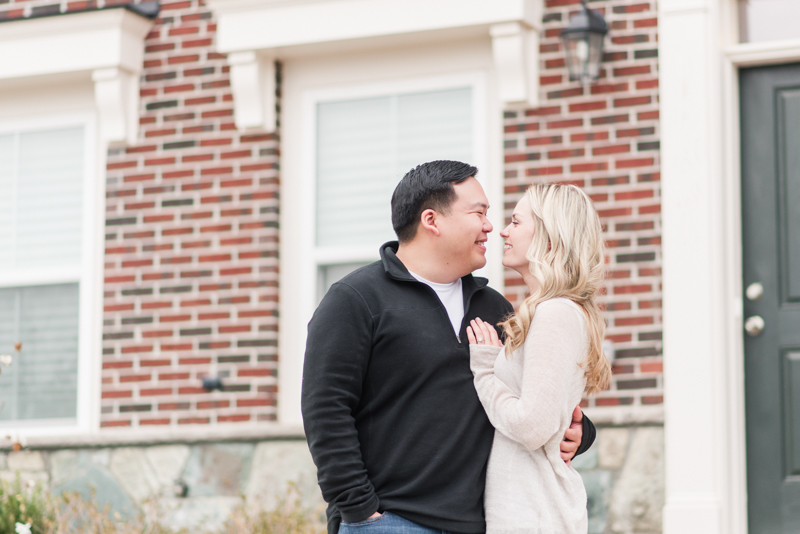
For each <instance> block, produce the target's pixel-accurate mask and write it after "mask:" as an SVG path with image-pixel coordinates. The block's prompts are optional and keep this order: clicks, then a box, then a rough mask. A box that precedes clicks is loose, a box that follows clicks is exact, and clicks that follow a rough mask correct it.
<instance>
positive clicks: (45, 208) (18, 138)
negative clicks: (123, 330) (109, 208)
mask: <svg viewBox="0 0 800 534" xmlns="http://www.w3.org/2000/svg"><path fill="white" fill-rule="evenodd" d="M85 155H86V148H85V140H84V128H83V127H69V128H58V129H50V130H38V131H18V132H14V133H10V134H0V353H2V354H6V353H10V354H14V343H16V342H22V352H21V353H20V354H19V355H15V358H14V362H13V364H12V365H11V367H3V369H2V375H0V406H2V408H1V409H0V421H2V422H13V421H31V420H43V419H47V420H50V419H62V420H63V419H74V418H75V417H76V415H77V413H76V411H77V399H78V391H77V384H78V376H77V369H78V332H79V324H78V321H79V307H80V297H79V280H78V279H77V277H78V275H77V274H76V275H75V277H76V279H75V281H74V282H73V283H55V282H56V281H62V282H63V279H64V272H66V271H70V272H74V273H77V272H79V271H78V270H77V269H76V268H78V269H79V268H80V267H81V259H82V251H81V241H82V228H83V224H82V212H83V200H82V199H83V182H84V174H85V172H86V169H85V168H84V160H85ZM30 272H33V273H35V278H34V279H35V280H36V282H35V285H20V282H19V281H17V280H16V279H17V277H18V276H19V275H20V273H30ZM28 283H31V282H28Z"/></svg>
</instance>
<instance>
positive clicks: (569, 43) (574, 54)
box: [563, 32, 604, 83]
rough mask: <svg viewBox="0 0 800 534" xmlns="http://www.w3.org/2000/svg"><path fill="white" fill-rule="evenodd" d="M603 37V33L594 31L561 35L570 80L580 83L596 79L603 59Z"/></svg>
mask: <svg viewBox="0 0 800 534" xmlns="http://www.w3.org/2000/svg"><path fill="white" fill-rule="evenodd" d="M603 37H604V35H603V34H600V33H594V32H580V33H579V32H575V33H568V34H565V35H563V40H564V48H565V51H566V55H567V68H568V69H569V79H570V80H572V81H580V82H581V83H592V82H594V81H596V80H597V78H598V77H599V75H600V61H601V60H602V59H603Z"/></svg>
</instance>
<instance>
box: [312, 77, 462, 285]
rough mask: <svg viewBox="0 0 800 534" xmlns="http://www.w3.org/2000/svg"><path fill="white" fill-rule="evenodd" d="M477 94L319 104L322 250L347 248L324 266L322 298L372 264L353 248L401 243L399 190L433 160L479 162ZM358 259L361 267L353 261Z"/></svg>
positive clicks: (318, 243) (432, 94) (456, 91)
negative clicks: (396, 227)
mask: <svg viewBox="0 0 800 534" xmlns="http://www.w3.org/2000/svg"><path fill="white" fill-rule="evenodd" d="M473 136H474V125H473V116H472V88H470V87H464V88H456V89H448V90H440V91H428V92H417V93H404V94H394V95H387V96H379V97H373V98H362V99H357V100H344V101H333V102H321V103H319V104H318V105H317V161H316V164H317V167H316V236H315V239H316V241H315V242H316V246H317V249H318V250H320V249H326V250H327V251H330V250H331V249H333V250H334V251H336V250H340V251H341V254H340V257H339V258H338V259H337V261H335V262H334V261H326V262H324V263H323V264H319V265H318V279H319V297H320V298H322V295H324V293H325V292H326V291H327V290H328V288H329V287H330V286H331V284H333V283H334V282H335V281H337V280H339V279H340V278H342V277H343V276H345V275H347V274H348V273H349V272H351V271H352V270H354V269H356V268H358V267H360V266H361V265H365V264H366V262H364V261H363V258H355V257H354V256H353V255H352V254H349V253H348V250H363V249H364V248H365V247H368V248H369V250H374V254H375V259H377V257H378V256H377V253H378V247H379V246H380V245H381V244H382V243H384V242H386V241H390V240H392V239H395V234H394V231H393V230H392V223H391V207H390V201H391V197H392V192H393V191H394V188H395V187H396V186H397V183H398V182H399V181H400V179H401V178H402V177H403V175H405V173H406V172H408V171H409V170H411V169H412V168H413V167H415V166H417V165H419V164H421V163H425V162H428V161H433V160H443V159H447V160H457V161H464V162H471V161H472V159H473ZM354 260H358V261H354Z"/></svg>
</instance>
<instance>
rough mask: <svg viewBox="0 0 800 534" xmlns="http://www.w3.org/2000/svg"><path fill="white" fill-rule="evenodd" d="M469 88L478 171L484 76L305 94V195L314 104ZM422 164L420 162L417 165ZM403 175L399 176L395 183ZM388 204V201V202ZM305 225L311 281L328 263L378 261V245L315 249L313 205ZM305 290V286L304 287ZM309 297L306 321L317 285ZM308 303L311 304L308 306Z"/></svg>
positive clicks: (312, 183)
mask: <svg viewBox="0 0 800 534" xmlns="http://www.w3.org/2000/svg"><path fill="white" fill-rule="evenodd" d="M466 87H469V88H470V89H471V90H472V117H473V128H472V129H473V136H472V139H473V140H472V153H473V161H470V162H468V163H471V164H472V165H474V166H476V167H477V168H478V169H485V168H486V162H487V160H488V154H487V153H486V152H487V151H486V146H485V144H484V143H482V142H481V141H482V140H483V138H484V137H483V135H482V132H485V131H486V121H487V117H486V106H485V105H483V104H484V103H485V102H486V76H485V75H484V74H483V73H478V72H476V73H466V74H460V75H451V76H438V77H426V78H419V79H412V80H408V79H406V80H397V81H393V82H382V83H372V84H362V85H352V86H344V87H335V88H329V89H322V90H316V91H309V92H307V93H306V94H305V95H304V110H303V118H304V121H303V123H304V133H305V142H304V146H305V147H308V148H309V155H310V156H311V157H309V158H307V159H306V160H305V162H304V163H305V165H304V169H303V189H304V191H307V192H308V195H309V196H310V198H316V153H317V135H316V133H317V105H318V104H320V103H323V102H332V101H339V100H355V99H359V98H371V97H381V96H388V95H397V94H407V93H419V92H427V91H439V90H446V89H457V88H466ZM420 163H422V162H420ZM400 178H402V176H398V180H399V179H400ZM477 179H478V182H480V183H481V185H482V186H483V187H484V188H486V187H487V186H488V184H487V181H486V176H485V173H481V172H479V173H478V177H477ZM387 201H388V199H387ZM305 222H306V224H308V230H309V233H308V235H307V236H306V237H308V239H303V241H302V243H303V245H304V246H303V249H304V250H303V255H304V257H306V258H308V260H305V261H304V262H303V263H304V264H305V263H306V262H308V263H309V264H313V271H314V278H313V280H314V281H316V280H317V271H318V269H319V266H320V265H324V264H331V263H357V262H372V261H375V260H377V259H379V256H378V246H377V245H376V246H369V247H318V246H316V245H315V243H316V235H315V231H316V227H317V221H316V206H314V209H312V210H311V213H310V215H309V217H307V218H305ZM391 239H394V236H391ZM485 271H486V269H485V268H484V269H481V270H480V271H479V272H477V273H476V274H478V275H480V276H488V274H487V273H486V272H485ZM303 287H307V286H305V285H304V286H303ZM309 289H311V291H309V293H310V294H311V297H310V299H309V296H308V295H305V296H304V298H303V302H304V304H305V306H304V307H305V312H306V316H307V317H308V318H311V314H312V313H313V311H314V308H316V305H317V297H318V295H317V294H316V291H317V285H316V282H315V284H314V286H313V288H309ZM309 304H310V305H309Z"/></svg>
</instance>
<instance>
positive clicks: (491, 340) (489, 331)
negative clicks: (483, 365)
mask: <svg viewBox="0 0 800 534" xmlns="http://www.w3.org/2000/svg"><path fill="white" fill-rule="evenodd" d="M469 324H470V326H468V327H467V339H469V344H470V345H494V346H495V347H502V346H503V343H502V342H501V341H500V338H498V337H497V330H495V329H494V327H493V326H492V325H490V324H489V323H487V322H485V321H483V320H481V318H480V317H476V318H474V319H473V320H471V321H470V322H469Z"/></svg>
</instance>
